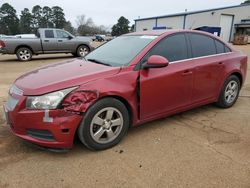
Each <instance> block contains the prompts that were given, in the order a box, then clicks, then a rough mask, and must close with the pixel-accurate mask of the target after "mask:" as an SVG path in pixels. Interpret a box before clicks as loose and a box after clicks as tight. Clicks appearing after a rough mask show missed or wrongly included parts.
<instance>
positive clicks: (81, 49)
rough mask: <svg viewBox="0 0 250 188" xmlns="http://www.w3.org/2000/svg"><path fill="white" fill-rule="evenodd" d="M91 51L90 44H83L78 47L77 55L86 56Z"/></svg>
mask: <svg viewBox="0 0 250 188" xmlns="http://www.w3.org/2000/svg"><path fill="white" fill-rule="evenodd" d="M89 52H90V49H89V47H88V46H86V45H81V46H79V47H78V48H77V50H76V55H77V56H78V57H84V56H85V55H87V54H88V53H89Z"/></svg>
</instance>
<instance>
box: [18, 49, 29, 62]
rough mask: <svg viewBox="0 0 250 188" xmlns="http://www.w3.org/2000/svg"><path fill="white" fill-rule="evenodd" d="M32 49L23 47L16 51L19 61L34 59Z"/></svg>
mask: <svg viewBox="0 0 250 188" xmlns="http://www.w3.org/2000/svg"><path fill="white" fill-rule="evenodd" d="M32 55H33V53H32V51H31V50H30V49H29V48H26V47H21V48H18V49H17V51H16V56H17V58H18V60H19V61H30V60H31V59H32Z"/></svg>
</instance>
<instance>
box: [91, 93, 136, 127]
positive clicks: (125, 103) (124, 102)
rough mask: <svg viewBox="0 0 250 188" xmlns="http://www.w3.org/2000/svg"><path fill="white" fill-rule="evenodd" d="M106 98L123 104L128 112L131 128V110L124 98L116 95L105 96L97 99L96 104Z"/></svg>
mask: <svg viewBox="0 0 250 188" xmlns="http://www.w3.org/2000/svg"><path fill="white" fill-rule="evenodd" d="M106 98H114V99H117V100H118V101H120V102H121V103H123V104H124V105H125V107H126V108H127V110H128V113H129V127H131V126H132V122H133V109H132V106H131V105H130V104H129V102H128V101H127V100H126V99H125V98H123V97H121V96H118V95H107V96H104V97H101V98H99V99H98V100H97V101H96V102H98V101H100V100H102V99H106ZM92 105H93V104H92ZM92 105H91V106H92Z"/></svg>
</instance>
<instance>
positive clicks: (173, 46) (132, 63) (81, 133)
mask: <svg viewBox="0 0 250 188" xmlns="http://www.w3.org/2000/svg"><path fill="white" fill-rule="evenodd" d="M246 73H247V56H246V55H244V54H242V53H241V52H239V51H235V50H234V49H232V47H231V46H229V45H228V44H226V43H224V42H223V41H221V40H220V39H219V38H217V37H216V36H214V35H210V34H208V33H203V32H198V31H189V30H181V31H175V30H169V31H166V32H142V33H131V34H128V35H123V36H121V37H118V38H116V39H114V40H112V41H110V42H108V43H106V44H105V45H103V46H101V47H99V48H97V49H96V50H95V51H93V52H92V53H90V54H89V55H87V56H86V57H85V58H83V59H74V60H72V61H67V62H62V63H58V64H53V65H49V66H46V67H42V68H40V69H38V70H35V71H32V72H29V73H27V74H24V75H22V76H21V77H19V78H18V79H17V80H16V81H15V83H14V84H13V85H12V87H11V88H10V91H9V98H8V101H7V103H6V104H5V106H4V109H5V114H6V119H7V122H8V124H9V125H10V127H11V130H12V132H13V133H14V134H15V135H16V136H18V137H21V138H23V139H25V140H27V141H30V142H32V143H35V144H38V145H41V146H44V147H47V148H71V147H72V146H73V140H74V137H75V136H76V135H78V137H79V139H80V140H81V142H82V143H83V144H84V145H85V146H87V147H88V148H90V149H93V150H102V149H107V148H110V147H112V146H114V145H116V144H117V143H119V142H120V141H121V139H122V138H123V137H124V135H125V134H126V133H127V131H128V128H129V127H130V126H136V125H139V124H142V123H145V122H148V121H152V120H155V119H158V118H163V117H166V116H169V115H172V114H175V113H178V112H182V111H185V110H189V109H192V108H195V107H198V106H201V105H206V104H209V103H216V104H217V105H218V106H219V107H222V108H229V107H231V106H233V105H234V103H235V102H236V100H237V98H238V95H239V91H240V89H241V87H242V85H243V83H244V81H245V78H246Z"/></svg>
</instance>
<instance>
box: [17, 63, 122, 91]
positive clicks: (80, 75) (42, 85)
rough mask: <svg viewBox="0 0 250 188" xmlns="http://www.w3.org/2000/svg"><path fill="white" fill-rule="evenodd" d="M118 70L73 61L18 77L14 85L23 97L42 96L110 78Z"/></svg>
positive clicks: (118, 69) (116, 68)
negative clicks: (21, 92) (21, 91)
mask: <svg viewBox="0 0 250 188" xmlns="http://www.w3.org/2000/svg"><path fill="white" fill-rule="evenodd" d="M120 69H121V68H120V67H109V66H105V65H100V64H96V63H93V62H88V61H83V60H81V59H75V60H72V61H66V62H62V63H57V64H52V65H49V66H45V67H41V68H39V69H37V70H34V71H31V72H28V73H26V74H24V75H22V76H20V77H19V78H18V79H17V80H16V81H15V85H16V86H17V87H18V88H19V89H21V90H23V94H24V95H42V94H45V93H49V92H52V91H56V90H61V89H65V88H69V87H74V86H78V85H82V84H85V83H87V82H90V81H94V80H97V79H102V78H105V77H108V76H112V75H115V74H117V73H119V72H120Z"/></svg>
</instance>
